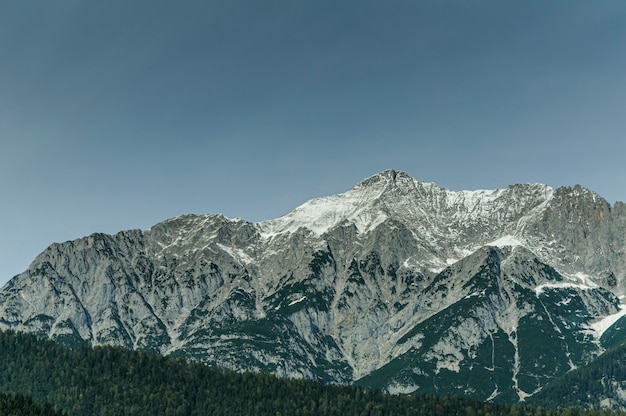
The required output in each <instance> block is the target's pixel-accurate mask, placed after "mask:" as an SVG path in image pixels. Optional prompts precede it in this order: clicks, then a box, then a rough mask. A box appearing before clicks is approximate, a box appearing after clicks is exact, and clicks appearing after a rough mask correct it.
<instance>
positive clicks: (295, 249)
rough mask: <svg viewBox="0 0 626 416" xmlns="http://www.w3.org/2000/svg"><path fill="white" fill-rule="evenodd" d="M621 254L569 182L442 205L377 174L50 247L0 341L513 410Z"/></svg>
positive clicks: (587, 349) (557, 369)
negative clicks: (93, 347) (185, 361)
mask: <svg viewBox="0 0 626 416" xmlns="http://www.w3.org/2000/svg"><path fill="white" fill-rule="evenodd" d="M625 249H626V211H625V209H624V205H623V204H622V203H616V204H615V205H614V206H611V205H610V204H608V203H607V202H606V201H605V200H604V199H602V198H601V197H600V196H598V195H597V194H595V193H593V192H591V191H589V190H586V189H584V188H582V187H580V186H576V187H573V188H569V187H563V188H558V189H552V188H550V187H548V186H546V185H541V184H526V185H513V186H510V187H508V188H506V189H501V190H491V191H487V190H481V191H461V192H453V191H449V190H446V189H443V188H440V187H438V186H437V185H435V184H432V183H425V182H420V181H417V180H415V179H413V178H411V177H410V176H408V175H406V174H405V173H402V172H396V171H391V170H390V171H385V172H382V173H380V174H378V175H375V176H372V177H371V178H368V179H366V180H364V181H363V182H361V183H359V184H358V185H356V186H355V187H354V188H352V189H351V190H349V191H347V192H345V193H343V194H340V195H335V196H329V197H324V198H318V199H314V200H311V201H309V202H307V203H305V204H303V205H301V206H300V207H297V208H296V209H294V210H293V211H291V212H290V213H288V214H287V215H285V216H283V217H280V218H278V219H275V220H270V221H263V222H260V223H250V222H246V221H243V220H231V219H228V218H226V217H224V216H222V215H219V214H218V215H183V216H180V217H177V218H173V219H170V220H167V221H164V222H162V223H159V224H157V225H155V226H153V227H152V228H150V229H149V230H145V231H140V230H130V231H123V232H120V233H118V234H116V235H105V234H94V235H91V236H88V237H85V238H82V239H78V240H74V241H70V242H66V243H62V244H52V245H51V246H50V247H48V248H47V249H46V250H45V251H44V252H43V253H42V254H40V255H39V256H38V257H37V258H36V259H35V260H34V261H33V263H32V264H31V266H30V267H29V269H28V270H26V271H25V272H24V273H22V274H20V275H18V276H16V277H15V278H14V279H12V280H11V281H10V282H9V283H7V284H6V285H5V286H4V287H3V288H2V290H1V291H0V328H11V329H18V330H22V331H27V332H34V333H36V334H39V335H40V336H44V337H49V338H52V339H55V340H57V341H59V342H62V343H66V344H69V345H74V344H76V343H81V342H89V343H92V344H113V345H121V346H124V347H128V348H135V349H148V350H155V351H158V352H161V353H165V354H171V355H180V356H185V357H188V358H192V359H197V360H200V361H203V362H205V363H207V364H211V365H218V366H225V367H229V368H234V369H238V370H260V371H270V372H273V373H276V374H279V375H282V376H289V377H311V378H315V379H319V380H322V381H328V382H339V383H352V382H357V383H360V384H363V385H368V386H376V387H382V388H385V389H387V390H389V391H392V392H405V393H409V392H414V391H423V392H429V391H432V392H440V393H441V392H444V393H457V394H458V393H462V394H466V395H469V396H471V397H476V398H479V399H483V400H485V399H496V400H498V399H499V400H504V401H510V402H512V401H517V400H523V399H524V398H525V397H527V396H528V395H531V394H533V393H534V392H536V391H538V390H539V389H541V387H542V386H543V385H545V384H546V383H547V382H548V381H549V380H550V379H552V378H554V377H555V376H558V375H560V374H563V373H565V372H567V371H569V370H570V369H572V368H575V367H577V366H579V365H581V364H583V363H585V362H588V361H589V360H591V359H593V358H594V357H595V356H597V354H598V353H599V352H601V351H602V350H603V346H602V345H601V342H600V336H601V335H602V333H603V332H604V331H605V330H606V326H607V325H606V323H607V322H611V323H612V322H617V321H618V318H619V316H620V314H621V313H622V310H621V309H620V300H619V297H620V296H622V295H624V292H625V282H624V280H625V279H626V274H625V273H626V267H624V266H625V264H626V259H625V258H624V250H625ZM603 323H604V324H603ZM538 337H540V338H538ZM537 339H541V340H542V342H540V343H537V342H536V341H537Z"/></svg>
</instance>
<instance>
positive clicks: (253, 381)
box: [0, 331, 615, 416]
mask: <svg viewBox="0 0 626 416" xmlns="http://www.w3.org/2000/svg"><path fill="white" fill-rule="evenodd" d="M0 354H2V357H0V392H4V393H5V394H8V396H2V397H8V398H9V399H10V400H13V399H14V400H17V398H21V399H20V400H25V401H29V400H31V399H32V401H31V403H32V404H33V405H34V404H35V403H40V404H41V406H43V407H42V409H45V411H47V412H48V413H6V412H4V413H3V412H2V411H0V415H4V414H16V415H17V414H24V415H30V414H45V415H48V414H49V415H56V414H57V413H50V412H62V413H64V414H66V415H72V416H73V415H120V416H121V415H133V416H141V415H150V416H161V415H163V416H178V415H188V416H192V415H217V416H220V415H225V416H226V415H233V416H234V415H258V416H265V415H272V416H279V415H284V416H288V415H289V416H300V415H302V416H304V415H329V416H330V415H338V416H339V415H341V416H351V415H356V416H364V415H367V416H383V415H398V416H403V415H407V416H408V415H434V416H439V415H441V416H443V415H446V416H447V415H467V416H500V415H503V416H508V415H511V416H521V415H534V416H564V415H567V416H579V415H580V416H606V415H613V414H615V413H610V412H607V411H603V410H588V411H585V410H575V409H548V408H542V407H526V406H519V405H515V406H508V405H504V404H494V403H483V402H477V401H472V400H468V399H464V398H459V397H438V396H430V395H429V396H416V397H411V396H394V395H390V394H385V393H383V392H381V391H379V390H368V389H362V388H357V387H350V386H337V385H326V384H322V383H318V382H314V381H311V380H305V379H281V378H278V377H275V376H272V375H269V374H263V373H236V372H233V371H228V370H223V369H216V368H209V367H208V366H205V365H202V364H200V363H196V362H188V361H185V360H184V359H181V358H172V357H164V356H161V355H158V354H155V353H149V352H142V351H130V350H126V349H122V348H119V347H108V346H106V347H105V346H97V347H90V346H82V347H78V348H74V349H68V348H64V347H62V346H60V345H58V344H56V343H53V342H51V341H48V340H41V339H38V338H37V337H35V336H33V335H30V334H22V333H16V332H12V331H5V332H0Z"/></svg>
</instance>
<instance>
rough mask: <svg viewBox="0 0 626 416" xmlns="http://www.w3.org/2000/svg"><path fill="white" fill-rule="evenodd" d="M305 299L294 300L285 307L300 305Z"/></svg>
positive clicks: (303, 297)
mask: <svg viewBox="0 0 626 416" xmlns="http://www.w3.org/2000/svg"><path fill="white" fill-rule="evenodd" d="M305 299H306V296H302V297H301V298H300V299H296V300H294V301H293V302H289V305H287V306H293V305H295V304H296V303H300V302H302V301H303V300H305Z"/></svg>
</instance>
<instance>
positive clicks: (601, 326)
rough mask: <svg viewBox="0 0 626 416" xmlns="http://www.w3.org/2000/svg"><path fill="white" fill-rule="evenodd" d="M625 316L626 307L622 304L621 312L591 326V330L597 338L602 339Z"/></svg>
mask: <svg viewBox="0 0 626 416" xmlns="http://www.w3.org/2000/svg"><path fill="white" fill-rule="evenodd" d="M625 315H626V305H624V304H622V305H620V306H619V312H617V313H614V314H613V315H609V316H605V317H604V318H602V319H600V320H599V321H597V322H593V323H591V324H589V330H590V331H591V332H592V333H593V334H594V335H595V337H596V338H598V339H600V337H601V336H602V334H604V333H605V332H606V330H607V329H609V328H610V327H611V326H613V324H614V323H615V322H617V321H618V320H619V319H620V318H621V317H623V316H625Z"/></svg>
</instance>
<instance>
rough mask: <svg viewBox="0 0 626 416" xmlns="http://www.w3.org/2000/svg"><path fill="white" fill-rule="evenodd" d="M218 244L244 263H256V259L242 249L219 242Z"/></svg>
mask: <svg viewBox="0 0 626 416" xmlns="http://www.w3.org/2000/svg"><path fill="white" fill-rule="evenodd" d="M217 246H218V247H219V248H221V249H222V250H224V251H225V252H226V253H228V255H229V256H231V257H232V258H234V259H235V260H237V261H239V262H240V263H242V264H252V263H254V262H255V261H254V259H253V258H252V257H250V256H249V255H247V254H246V253H245V252H244V251H243V250H242V249H240V248H235V247H228V246H225V245H224V244H221V243H217Z"/></svg>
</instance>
